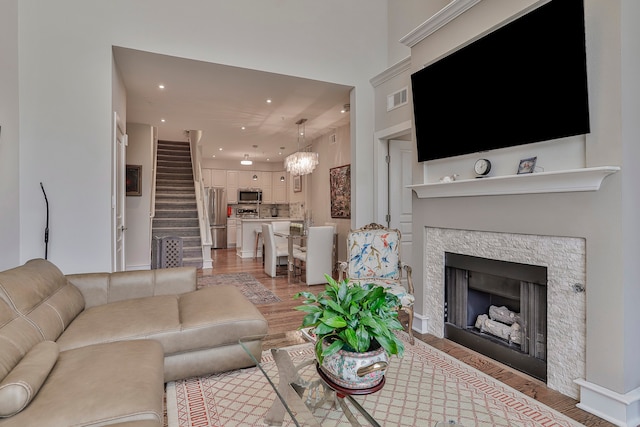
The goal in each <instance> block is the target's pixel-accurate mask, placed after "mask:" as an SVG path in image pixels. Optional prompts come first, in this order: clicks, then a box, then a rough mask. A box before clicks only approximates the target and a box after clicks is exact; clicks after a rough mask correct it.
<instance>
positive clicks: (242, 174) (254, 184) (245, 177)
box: [238, 170, 262, 188]
mask: <svg viewBox="0 0 640 427" xmlns="http://www.w3.org/2000/svg"><path fill="white" fill-rule="evenodd" d="M254 175H255V176H256V178H257V179H256V180H254V179H253V176H254ZM261 178H262V172H257V171H249V170H246V171H245V170H242V171H238V188H261V181H262V180H261Z"/></svg>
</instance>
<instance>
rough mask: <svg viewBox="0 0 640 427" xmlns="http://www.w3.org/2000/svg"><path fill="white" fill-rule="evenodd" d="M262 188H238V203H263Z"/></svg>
mask: <svg viewBox="0 0 640 427" xmlns="http://www.w3.org/2000/svg"><path fill="white" fill-rule="evenodd" d="M261 202H262V190H257V189H243V190H238V203H261Z"/></svg>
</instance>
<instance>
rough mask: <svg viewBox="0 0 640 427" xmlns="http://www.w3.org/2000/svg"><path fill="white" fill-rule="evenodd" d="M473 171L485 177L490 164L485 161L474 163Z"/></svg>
mask: <svg viewBox="0 0 640 427" xmlns="http://www.w3.org/2000/svg"><path fill="white" fill-rule="evenodd" d="M473 170H474V171H475V172H476V174H478V175H479V176H485V175H486V174H488V173H489V171H490V170H491V162H490V161H489V160H487V159H480V160H478V161H476V164H475V165H474V166H473Z"/></svg>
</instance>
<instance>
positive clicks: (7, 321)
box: [0, 300, 43, 382]
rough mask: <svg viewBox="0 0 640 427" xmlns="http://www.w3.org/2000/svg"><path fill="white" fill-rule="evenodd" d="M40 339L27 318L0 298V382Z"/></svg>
mask: <svg viewBox="0 0 640 427" xmlns="http://www.w3.org/2000/svg"><path fill="white" fill-rule="evenodd" d="M42 341H43V338H42V335H41V334H40V332H39V331H38V330H37V329H36V328H35V327H34V326H33V324H32V323H31V322H30V321H29V320H28V319H26V318H24V317H21V316H19V315H18V313H17V312H16V311H14V310H12V309H11V307H9V305H8V304H7V303H5V302H4V301H3V300H0V382H2V381H3V380H4V378H5V377H6V376H7V375H9V372H11V371H12V370H13V368H15V367H16V366H17V365H18V363H20V361H21V360H22V358H23V357H24V356H25V355H26V354H27V353H28V352H29V350H31V348H32V347H33V346H35V345H36V344H38V343H39V342H42Z"/></svg>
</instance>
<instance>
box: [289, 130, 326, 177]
mask: <svg viewBox="0 0 640 427" xmlns="http://www.w3.org/2000/svg"><path fill="white" fill-rule="evenodd" d="M306 121H307V119H300V120H298V121H297V122H296V124H297V125H298V151H296V152H295V153H293V154H290V155H289V156H287V158H286V159H284V167H285V169H286V170H287V172H289V173H290V174H291V175H293V176H299V175H307V174H310V173H311V172H313V170H314V169H315V168H316V166H317V165H318V153H314V152H312V151H300V141H301V140H302V145H304V134H305V126H304V124H305V122H306ZM305 150H306V148H305Z"/></svg>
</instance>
